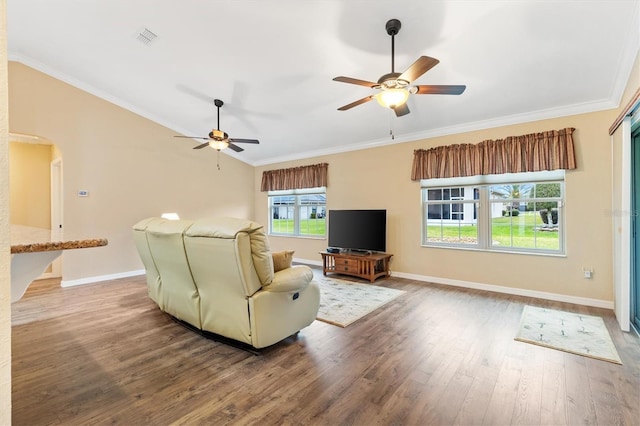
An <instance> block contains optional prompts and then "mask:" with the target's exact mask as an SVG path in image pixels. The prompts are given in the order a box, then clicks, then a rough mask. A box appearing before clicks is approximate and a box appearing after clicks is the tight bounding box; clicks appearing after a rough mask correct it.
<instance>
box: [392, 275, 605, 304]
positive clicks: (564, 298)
mask: <svg viewBox="0 0 640 426" xmlns="http://www.w3.org/2000/svg"><path fill="white" fill-rule="evenodd" d="M391 276H394V277H398V278H407V279H410V280H416V281H425V282H430V283H435V284H444V285H450V286H454V287H464V288H472V289H475V290H485V291H493V292H496V293H504V294H511V295H514V296H525V297H534V298H536V299H545V300H553V301H554V302H566V303H573V304H576V305H584V306H593V307H596V308H604V309H613V301H609V300H601V299H591V298H589V297H579V296H569V295H566V294H558V293H549V292H546V291H538V290H527V289H524V288H515V287H503V286H499V285H493V284H484V283H476V282H472V281H462V280H452V279H449V278H439V277H429V276H425V275H416V274H407V273H404V272H394V271H392V272H391Z"/></svg>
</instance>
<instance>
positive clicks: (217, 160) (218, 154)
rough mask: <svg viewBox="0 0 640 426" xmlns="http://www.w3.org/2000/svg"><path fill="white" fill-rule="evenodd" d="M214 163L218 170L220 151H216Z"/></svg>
mask: <svg viewBox="0 0 640 426" xmlns="http://www.w3.org/2000/svg"><path fill="white" fill-rule="evenodd" d="M216 165H217V166H218V170H220V151H219V150H217V151H216Z"/></svg>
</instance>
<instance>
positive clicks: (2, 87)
mask: <svg viewBox="0 0 640 426" xmlns="http://www.w3.org/2000/svg"><path fill="white" fill-rule="evenodd" d="M6 22H7V14H6V2H5V0H0V425H9V424H11V303H10V298H9V295H10V285H9V282H10V276H9V273H10V271H9V268H10V266H9V265H10V262H11V255H10V253H9V142H8V134H9V117H8V113H9V108H8V90H7V34H6V30H5V28H7V25H6Z"/></svg>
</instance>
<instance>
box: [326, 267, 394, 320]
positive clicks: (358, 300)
mask: <svg viewBox="0 0 640 426" xmlns="http://www.w3.org/2000/svg"><path fill="white" fill-rule="evenodd" d="M315 280H316V281H318V283H319V284H320V309H319V310H318V316H317V319H318V320H320V321H324V322H328V323H329V324H333V325H337V326H339V327H346V326H348V325H349V324H352V323H353V322H355V321H357V320H359V319H360V318H362V317H364V316H365V315H367V314H368V313H370V312H373V311H375V310H376V309H378V308H379V307H381V306H382V305H385V304H387V303H389V302H391V301H392V300H393V299H395V298H396V297H398V296H400V295H401V294H403V293H405V292H404V291H403V290H396V289H393V288H387V287H381V286H378V285H370V284H361V283H357V282H352V281H345V280H340V279H337V278H330V277H325V276H316V277H315Z"/></svg>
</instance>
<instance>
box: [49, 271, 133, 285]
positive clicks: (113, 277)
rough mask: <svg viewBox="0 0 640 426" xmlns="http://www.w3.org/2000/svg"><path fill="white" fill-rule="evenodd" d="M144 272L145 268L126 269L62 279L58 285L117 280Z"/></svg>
mask: <svg viewBox="0 0 640 426" xmlns="http://www.w3.org/2000/svg"><path fill="white" fill-rule="evenodd" d="M144 274H145V270H144V269H138V270H135V271H128V272H120V273H117V274H108V275H98V276H95V277H87V278H80V279H77V280H68V281H67V280H62V281H61V282H60V286H61V287H73V286H76V285H83V284H92V283H97V282H100V281H109V280H117V279H119V278H128V277H135V276H138V275H144Z"/></svg>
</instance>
